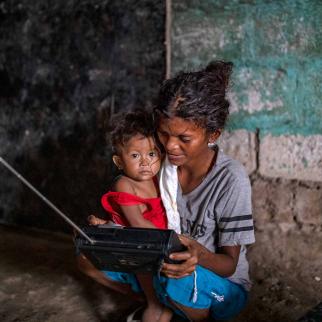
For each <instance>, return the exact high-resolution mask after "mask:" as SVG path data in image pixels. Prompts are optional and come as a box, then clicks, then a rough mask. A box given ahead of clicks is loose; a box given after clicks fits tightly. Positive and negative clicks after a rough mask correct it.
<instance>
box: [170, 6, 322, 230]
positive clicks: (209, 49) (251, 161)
mask: <svg viewBox="0 0 322 322" xmlns="http://www.w3.org/2000/svg"><path fill="white" fill-rule="evenodd" d="M321 25H322V2H321V1H319V0H312V1H299V0H295V1H293V0H292V1H291V0H289V1H288V0H286V1H264V0H252V1H244V0H237V1H212V0H206V1H202V2H200V1H195V0H186V1H179V0H173V1H172V30H171V42H172V53H171V54H172V55H171V58H172V71H171V72H172V75H173V74H175V73H176V72H178V71H180V70H195V69H199V68H201V67H203V66H205V65H206V64H207V63H208V62H209V61H211V60H215V59H219V60H229V61H232V62H233V63H234V74H233V77H232V85H231V88H230V90H229V98H230V101H231V115H230V120H229V124H228V127H227V131H226V133H224V135H223V137H222V138H221V140H220V142H219V144H220V146H221V148H222V149H223V150H224V151H226V153H227V154H230V155H231V156H233V157H234V158H236V159H238V160H240V161H241V162H242V163H243V164H244V165H245V167H246V169H247V171H248V173H249V174H250V176H251V180H252V183H253V194H254V198H253V200H254V214H255V220H256V225H257V228H258V229H262V228H264V227H267V225H273V226H276V225H277V226H278V227H279V228H280V229H282V230H283V231H289V229H293V228H294V229H295V228H299V229H312V230H316V229H318V230H321V229H322V191H321V189H320V186H321V184H322V121H321V120H322V76H321V75H322V74H321V70H322V32H321V27H320V26H321Z"/></svg>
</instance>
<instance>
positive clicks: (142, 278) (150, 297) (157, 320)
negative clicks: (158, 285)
mask: <svg viewBox="0 0 322 322" xmlns="http://www.w3.org/2000/svg"><path fill="white" fill-rule="evenodd" d="M137 279H138V280H139V282H140V285H141V288H142V289H143V292H144V294H145V296H146V300H147V308H146V309H145V310H144V312H143V316H142V322H170V320H171V317H172V313H171V311H170V310H169V309H166V308H165V307H164V306H163V305H162V304H161V303H160V301H159V299H158V298H157V296H156V293H155V291H154V288H153V282H152V275H150V274H149V275H148V274H138V275H137Z"/></svg>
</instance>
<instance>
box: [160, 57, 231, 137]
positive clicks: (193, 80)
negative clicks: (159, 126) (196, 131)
mask: <svg viewBox="0 0 322 322" xmlns="http://www.w3.org/2000/svg"><path fill="white" fill-rule="evenodd" d="M232 67H233V64H232V63H230V62H223V61H214V62H211V63H210V64H209V65H208V66H207V67H206V68H205V69H203V70H201V71H197V72H189V73H184V72H181V73H179V74H178V75H177V76H175V77H174V78H171V79H169V80H166V81H165V82H164V83H163V85H162V87H161V89H160V92H159V96H158V99H157V104H156V107H155V109H154V111H155V116H156V118H158V117H160V115H161V116H165V117H173V116H177V117H181V118H183V119H187V120H192V121H194V122H195V123H196V124H198V126H200V127H203V128H205V129H206V130H207V132H209V133H212V132H215V131H216V130H218V129H223V128H224V127H225V124H226V121H227V117H228V115H229V105H230V104H229V102H228V100H227V99H226V90H227V87H228V84H229V78H230V75H231V71H232Z"/></svg>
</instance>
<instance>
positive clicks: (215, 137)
mask: <svg viewBox="0 0 322 322" xmlns="http://www.w3.org/2000/svg"><path fill="white" fill-rule="evenodd" d="M220 135H221V129H219V130H216V131H215V132H213V133H211V134H210V135H209V138H208V143H210V144H215V142H216V141H217V140H218V138H219V137H220Z"/></svg>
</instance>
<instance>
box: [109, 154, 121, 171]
mask: <svg viewBox="0 0 322 322" xmlns="http://www.w3.org/2000/svg"><path fill="white" fill-rule="evenodd" d="M112 160H113V162H114V164H115V165H116V166H117V168H118V169H119V170H122V169H123V164H122V160H121V158H120V157H119V156H118V155H116V154H114V155H113V157H112Z"/></svg>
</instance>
